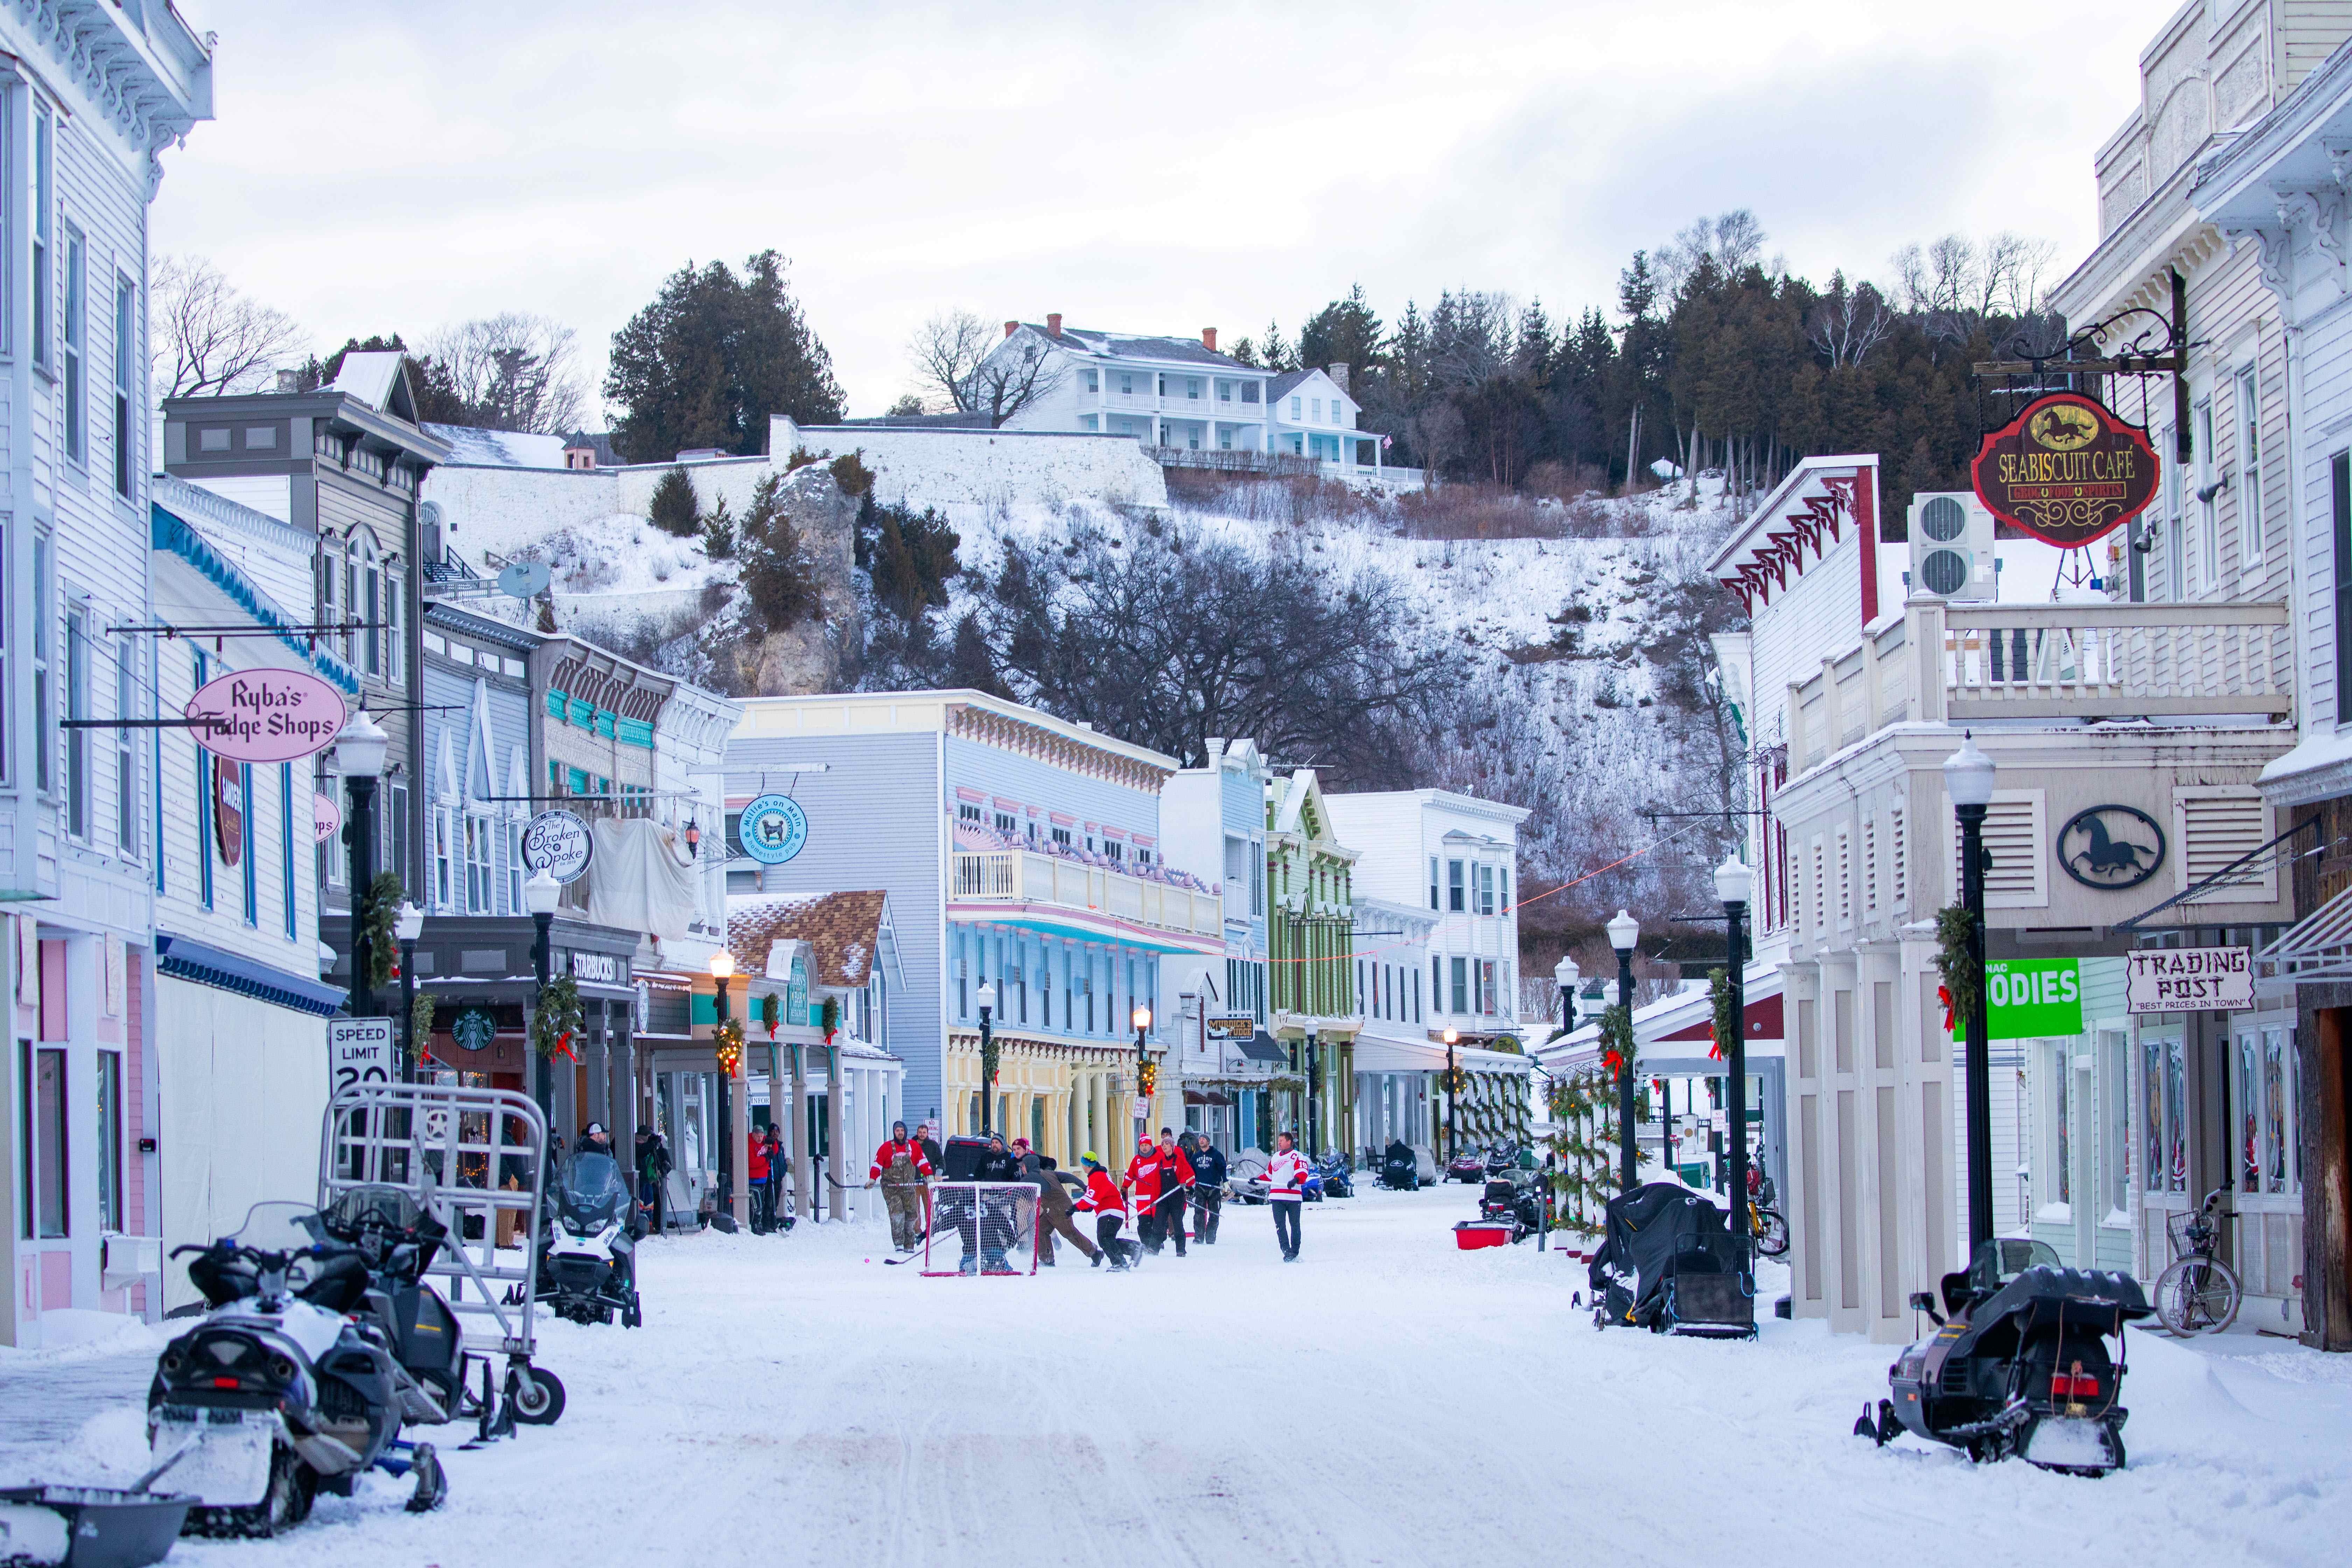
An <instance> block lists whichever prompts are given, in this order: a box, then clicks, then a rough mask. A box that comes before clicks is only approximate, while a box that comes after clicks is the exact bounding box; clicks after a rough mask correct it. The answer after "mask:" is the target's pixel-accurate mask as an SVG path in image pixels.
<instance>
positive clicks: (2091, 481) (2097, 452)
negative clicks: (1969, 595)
mask: <svg viewBox="0 0 2352 1568" xmlns="http://www.w3.org/2000/svg"><path fill="white" fill-rule="evenodd" d="M1969 476H1970V478H1971V479H1972V480H1973V481H1974V484H1975V487H1976V492H1977V495H1978V497H1979V499H1980V500H1982V501H1983V502H1984V503H1985V506H1986V508H1987V509H1988V510H1990V511H1991V513H1992V514H1993V516H1995V517H1997V518H2000V520H2001V521H2004V522H2009V523H2013V524H2015V525H2016V526H2017V527H2019V528H2021V529H2023V530H2024V531H2026V532H2028V533H2030V534H2032V535H2033V536H2034V537H2035V538H2036V539H2041V540H2046V541H2047V542H2050V543H2052V544H2055V545H2057V546H2059V547H2060V548H2061V549H2069V550H2071V549H2074V547H2076V546H2078V545H2084V544H2088V543H2090V542H2092V541H2093V540H2095V539H2098V538H2101V537H2103V536H2105V535H2106V534H2108V533H2111V532H2113V531H2115V530H2116V529H2118V528H2121V527H2122V526H2123V525H2124V524H2125V523H2126V522H2128V521H2131V520H2132V519H2133V518H2135V517H2137V516H2138V515H2139V514H2140V513H2141V512H2142V511H2143V510H2146V509H2147V504H2148V502H2150V501H2152V500H2155V499H2156V481H2157V476H2158V463H2157V457H2156V448H2155V447H2151V446H2149V445H2148V443H2147V432H2146V431H2144V430H2142V429H2140V428H2139V426H2137V425H2126V424H2125V423H2124V422H2123V421H2122V420H2121V419H2118V418H2117V417H2116V415H2115V413H2114V411H2113V410H2111V409H2109V408H2108V407H2107V405H2105V404H2104V403H2101V402H2099V401H2098V400H2097V399H2096V398H2093V397H2085V396H2084V395H2082V394H2081V393H2079V392H2060V393H2053V394H2052V395H2050V396H2048V397H2040V398H2036V399H2035V400H2034V401H2032V403H2029V404H2027V405H2025V407H2024V409H2023V410H2022V411H2021V412H2020V413H2019V415H2018V416H2017V417H2016V418H2014V419H2012V420H2011V421H2010V422H2009V423H2008V424H2006V425H2004V426H2001V427H2000V429H1998V430H1996V431H1994V432H1993V433H1992V434H1991V435H1990V436H1987V437H1985V438H1984V445H1983V446H1982V447H1979V449H1978V451H1977V457H1976V461H1975V462H1974V463H1973V464H1972V465H1970V467H1969Z"/></svg>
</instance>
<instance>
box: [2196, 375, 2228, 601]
mask: <svg viewBox="0 0 2352 1568" xmlns="http://www.w3.org/2000/svg"><path fill="white" fill-rule="evenodd" d="M2212 489H2213V400H2212V399H2211V398H2210V397H2209V398H2207V399H2205V400H2204V401H2203V402H2201V403H2200V404H2199V405H2197V493H2198V494H2199V495H2200V496H2203V497H2204V498H2205V499H2204V500H2200V502H2198V505H2197V544H2196V552H2197V560H2196V565H2195V569H2194V570H2193V571H2192V572H2191V573H2190V576H2191V577H2192V578H2193V579H2194V580H2195V582H2196V584H2197V586H2198V587H2200V588H2201V589H2204V590H2206V591H2208V592H2210V591H2211V589H2212V587H2213V585H2214V584H2217V583H2219V582H2220V581H2221V559H2220V552H2221V542H2220V541H2221V525H2220V523H2218V522H2217V521H2215V519H2214V497H2213V494H2212Z"/></svg>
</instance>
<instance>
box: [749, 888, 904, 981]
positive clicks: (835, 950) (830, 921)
mask: <svg viewBox="0 0 2352 1568" xmlns="http://www.w3.org/2000/svg"><path fill="white" fill-rule="evenodd" d="M888 902H889V895H888V894H887V893H885V892H883V891H881V890H880V889H866V890H861V891H857V892H844V893H811V894H804V895H801V896H799V897H790V896H787V897H781V898H780V897H777V896H775V895H773V894H766V893H761V894H751V895H741V896H738V897H736V898H733V899H730V900H728V910H727V947H728V951H729V952H732V953H733V954H734V955H735V967H736V968H737V969H738V970H740V971H741V972H743V973H750V974H765V973H767V972H768V948H769V946H770V944H772V943H773V942H806V943H808V944H809V951H810V952H812V953H814V955H815V958H816V973H815V976H814V984H817V985H825V986H831V987H833V988H834V989H835V990H855V989H856V988H857V987H858V986H861V985H864V984H866V982H867V981H868V980H871V979H872V978H873V977H874V965H875V963H877V961H878V959H879V956H880V954H881V952H882V943H883V940H884V937H885V934H886V932H887V927H888V921H887V906H888Z"/></svg>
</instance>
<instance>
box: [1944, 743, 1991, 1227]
mask: <svg viewBox="0 0 2352 1568" xmlns="http://www.w3.org/2000/svg"><path fill="white" fill-rule="evenodd" d="M1993 773H1994V768H1993V763H1992V759H1991V758H1990V757H1988V756H1986V755H1985V754H1984V752H1980V751H1979V750H1978V749H1977V743H1976V740H1975V738H1974V737H1973V736H1972V735H1970V734H1969V733H1968V732H1966V731H1963V732H1962V733H1961V736H1960V749H1959V750H1958V751H1957V752H1953V753H1952V754H1951V755H1950V756H1948V757H1947V758H1945V759H1944V788H1945V789H1946V790H1948V792H1949V793H1950V795H1951V797H1952V810H1953V812H1954V813H1955V814H1956V815H1957V816H1958V817H1959V819H1960V907H1961V908H1962V909H1964V910H1967V911H1968V917H1969V983H1970V985H1971V987H1972V988H1973V989H1974V991H1975V993H1976V1001H1975V1004H1974V1005H1971V1006H1969V1007H1966V1008H1963V1009H1962V1011H1963V1012H1964V1013H1965V1014H1966V1016H1965V1017H1964V1018H1963V1019H1962V1020H1961V1022H1962V1025H1963V1026H1964V1027H1965V1028H1966V1029H1967V1031H1968V1090H1969V1256H1970V1257H1974V1256H1975V1255H1976V1249H1977V1248H1978V1247H1982V1246H1983V1245H1984V1244H1985V1243H1986V1242H1988V1241H1990V1240H1991V1239H1992V1040H1991V1032H1990V1030H1989V1029H1988V1028H1987V1027H1986V1019H1985V939H1984V819H1985V807H1987V806H1988V805H1991V804H1992V781H1993Z"/></svg>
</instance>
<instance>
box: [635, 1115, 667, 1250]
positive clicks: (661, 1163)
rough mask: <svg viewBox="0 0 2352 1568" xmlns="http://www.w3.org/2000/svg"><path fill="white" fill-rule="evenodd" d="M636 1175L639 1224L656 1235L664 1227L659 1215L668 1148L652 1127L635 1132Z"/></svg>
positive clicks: (664, 1218) (660, 1213) (647, 1125)
mask: <svg viewBox="0 0 2352 1568" xmlns="http://www.w3.org/2000/svg"><path fill="white" fill-rule="evenodd" d="M634 1157H635V1161H636V1172H637V1212H638V1214H639V1215H640V1216H641V1223H642V1224H644V1225H645V1226H648V1227H649V1228H651V1229H653V1230H655V1231H659V1230H660V1229H661V1228H662V1227H663V1225H664V1224H665V1223H666V1219H667V1216H666V1215H664V1214H663V1213H662V1182H663V1178H665V1177H667V1175H668V1174H669V1170H670V1159H669V1145H668V1144H667V1142H663V1140H662V1135H661V1134H660V1133H658V1132H656V1131H654V1129H653V1126H652V1124H651V1123H647V1124H646V1125H645V1126H642V1127H640V1128H638V1129H637V1146H636V1148H635V1151H634Z"/></svg>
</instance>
